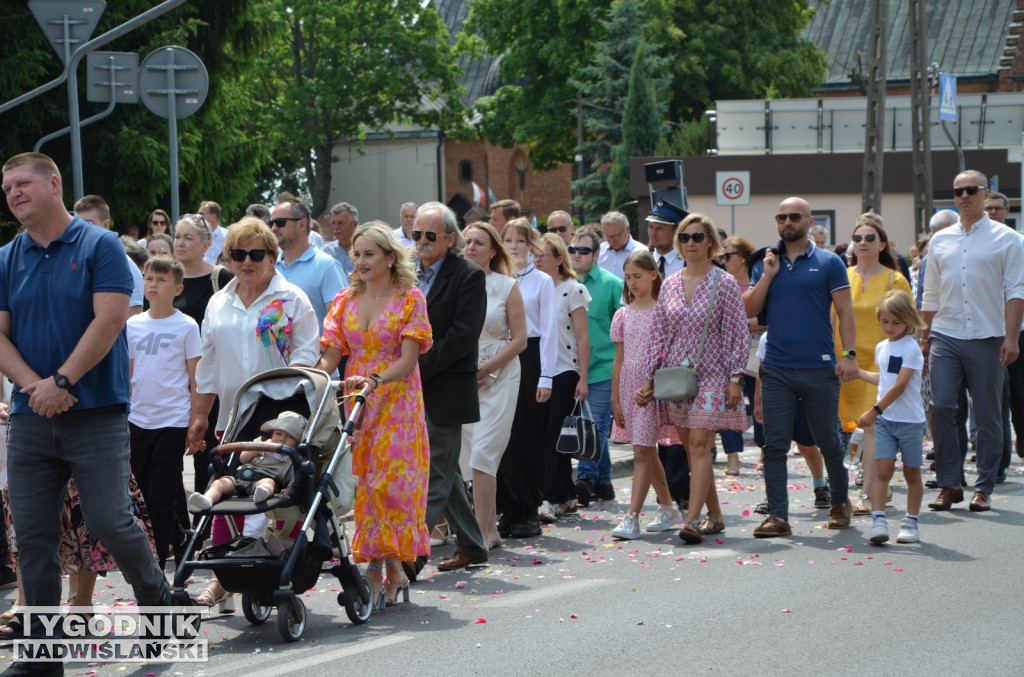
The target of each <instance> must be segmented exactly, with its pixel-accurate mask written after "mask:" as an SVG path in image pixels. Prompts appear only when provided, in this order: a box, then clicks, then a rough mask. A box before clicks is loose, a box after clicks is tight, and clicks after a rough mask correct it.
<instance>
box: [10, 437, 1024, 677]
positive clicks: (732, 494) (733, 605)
mask: <svg viewBox="0 0 1024 677" xmlns="http://www.w3.org/2000/svg"><path fill="white" fill-rule="evenodd" d="M743 459H744V467H743V471H742V474H741V476H740V477H739V478H726V477H724V476H720V477H719V489H720V496H721V498H722V500H723V503H724V505H723V509H724V512H725V515H726V518H727V530H726V532H725V533H724V534H721V535H719V537H712V538H711V539H709V540H707V541H706V542H705V543H703V544H701V545H700V546H686V545H684V544H683V543H682V542H681V541H679V540H678V538H676V536H675V532H674V531H673V532H666V533H663V534H645V535H644V536H643V537H642V538H641V539H639V540H636V541H629V542H617V541H615V540H614V539H612V538H611V536H610V533H609V532H610V530H611V528H612V527H613V526H615V525H616V524H617V523H618V516H619V515H621V512H622V511H623V510H624V509H625V507H626V501H627V500H628V496H629V479H628V478H621V479H617V480H616V481H615V486H616V493H617V500H616V502H614V503H612V502H608V503H603V504H600V503H599V504H594V505H592V506H591V507H590V508H588V509H586V510H583V511H581V512H579V513H578V514H575V515H570V516H567V517H566V518H564V519H563V521H562V522H560V523H559V524H556V525H553V526H551V527H548V528H545V531H544V534H543V535H542V536H540V537H538V538H535V539H530V540H528V541H509V542H508V543H507V544H506V547H504V548H502V549H500V550H495V551H492V558H491V561H490V563H489V565H488V566H487V567H483V568H479V569H475V570H471V571H463V572H452V573H438V572H436V571H435V570H434V567H433V561H432V562H431V564H430V565H428V567H427V569H426V570H425V571H424V573H423V574H422V575H421V580H420V582H419V583H416V584H414V585H413V586H412V597H411V602H410V603H408V604H398V605H396V606H394V607H391V608H389V609H387V610H385V611H382V612H379V613H374V614H373V616H372V617H371V618H370V620H369V622H368V623H366V624H365V625H361V626H355V625H353V624H352V623H351V622H350V621H349V620H348V618H347V617H346V615H345V613H344V611H343V609H341V607H339V606H338V604H337V602H336V595H337V592H338V586H337V582H336V581H335V580H334V579H330V578H326V577H322V578H321V580H320V584H319V585H318V586H317V587H316V588H315V589H313V590H311V591H310V592H308V593H307V594H306V595H304V598H303V599H304V602H305V603H306V605H307V607H308V609H309V615H308V624H307V628H306V631H305V635H304V638H303V639H302V640H301V641H299V642H296V643H291V644H288V643H285V642H283V641H282V639H281V638H280V636H279V634H278V631H277V627H276V623H275V622H274V621H275V619H274V618H271V619H270V621H269V622H268V623H266V624H264V625H260V626H251V625H249V623H247V622H246V620H245V619H244V618H243V617H242V614H241V612H238V613H236V614H234V615H227V616H220V617H217V618H211V619H209V620H207V621H206V622H205V623H204V624H203V626H202V631H203V633H204V636H205V637H207V638H208V639H209V640H210V643H211V649H210V660H209V661H208V662H207V663H204V664H184V663H182V664H172V665H167V664H163V665H161V664H140V663H127V664H113V663H111V664H105V665H86V664H71V665H70V666H69V668H68V670H67V674H90V675H92V674H95V675H137V676H138V677H149V676H152V675H204V676H206V677H215V676H216V677H219V676H222V675H223V676H232V677H234V676H236V675H238V676H244V677H269V676H272V675H274V676H276V675H290V674H300V673H302V674H307V675H338V674H354V675H408V674H420V675H441V674H447V675H524V674H543V675H589V674H644V675H670V674H671V675H679V674H686V675H787V676H788V675H829V676H830V677H832V676H835V675H872V674H876V675H882V674H892V675H932V674H943V675H968V674H970V675H1019V674H1022V673H1024V667H1022V666H1021V665H1020V662H1021V659H1020V658H1019V655H1020V653H1019V649H1018V648H1017V646H1018V642H1019V637H1020V634H1021V625H1022V623H1024V616H1022V614H1021V609H1022V608H1024V593H1022V592H1021V585H1020V574H1021V569H1022V567H1024V563H1022V559H1021V553H1022V548H1021V544H1020V543H1021V533H1022V532H1021V531H1020V528H1021V526H1022V523H1024V468H1022V467H1021V465H1020V461H1019V459H1016V458H1015V459H1014V461H1015V463H1014V466H1013V467H1012V468H1011V471H1010V479H1009V481H1008V482H1007V483H1005V484H1002V485H999V487H998V489H997V493H995V494H994V495H993V510H992V512H990V513H987V514H975V513H970V512H968V510H967V509H966V505H967V504H966V502H965V503H963V504H960V505H959V506H958V507H957V509H955V510H953V511H952V512H948V513H931V512H927V511H925V513H923V514H922V518H921V538H922V542H921V543H920V544H914V545H897V544H894V543H893V544H890V545H885V546H873V545H871V544H869V543H868V542H867V531H868V528H869V526H870V517H855V518H854V525H853V527H852V528H850V529H847V530H842V531H837V532H831V531H829V530H828V529H826V528H825V518H826V514H825V513H826V511H815V510H814V509H813V501H812V496H811V489H810V486H809V483H810V482H809V478H808V476H807V473H806V467H805V466H804V465H803V463H802V461H801V460H800V459H799V458H797V457H792V456H791V457H790V499H791V501H792V508H791V514H790V519H791V523H792V524H793V528H794V534H793V536H792V537H790V538H783V539H772V540H757V539H754V538H753V537H752V536H751V532H752V530H753V529H754V527H755V526H756V525H757V524H758V523H759V521H760V520H759V518H758V516H757V515H753V514H750V513H751V512H752V509H753V506H754V505H755V504H756V503H757V502H758V501H760V500H761V499H762V497H763V487H762V482H761V479H760V476H759V475H758V474H757V473H756V472H755V468H754V464H755V462H756V460H757V459H756V450H752V451H747V452H745V453H744V454H743ZM971 469H972V470H973V467H971ZM723 470H724V465H721V464H720V465H717V466H716V472H717V473H719V475H721V473H722V472H723ZM930 476H931V474H930V473H926V477H930ZM971 477H972V476H971V474H970V473H969V474H968V478H969V479H971ZM932 495H933V492H931V491H928V492H926V500H930V497H931V496H932ZM904 501H905V491H904V488H903V486H902V484H901V483H900V482H897V484H896V486H895V498H894V504H895V505H894V507H893V508H892V509H891V510H890V511H889V518H890V526H891V527H892V534H893V538H895V527H896V526H897V525H898V521H899V518H900V517H901V516H902V514H903V509H904V506H905V502H904ZM647 508H648V509H649V510H650V512H651V514H653V510H654V505H653V494H651V496H650V502H649V504H648V506H647ZM450 552H451V548H450V547H444V548H441V549H439V550H438V555H439V556H445V555H447V554H449V553H450ZM202 584H203V581H202V580H197V582H196V584H195V585H194V586H193V587H194V591H195V592H198V591H199V590H201V589H202ZM97 591H98V593H99V595H98V597H97V602H98V603H100V604H110V603H113V602H115V601H116V600H119V599H131V592H130V590H129V589H128V588H127V587H126V585H125V583H124V581H123V580H122V579H121V577H120V575H118V574H112V575H110V576H108V577H107V578H106V579H101V581H100V583H99V585H98V587H97ZM6 598H7V599H8V600H10V599H13V595H11V594H10V593H8V594H7V595H6ZM4 653H7V650H6V649H3V648H0V654H4ZM4 663H6V658H5V659H4V660H3V661H2V662H0V667H2V666H3V664H4Z"/></svg>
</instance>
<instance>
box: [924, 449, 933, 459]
mask: <svg viewBox="0 0 1024 677" xmlns="http://www.w3.org/2000/svg"><path fill="white" fill-rule="evenodd" d="M924 460H926V461H934V460H935V452H934V451H929V452H928V453H927V454H925V455H924Z"/></svg>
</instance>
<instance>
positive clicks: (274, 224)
mask: <svg viewBox="0 0 1024 677" xmlns="http://www.w3.org/2000/svg"><path fill="white" fill-rule="evenodd" d="M301 220H302V219H301V218H299V217H297V216H279V217H277V218H276V219H270V220H269V221H267V224H268V225H269V226H270V227H271V228H284V226H285V224H286V223H288V222H289V221H301Z"/></svg>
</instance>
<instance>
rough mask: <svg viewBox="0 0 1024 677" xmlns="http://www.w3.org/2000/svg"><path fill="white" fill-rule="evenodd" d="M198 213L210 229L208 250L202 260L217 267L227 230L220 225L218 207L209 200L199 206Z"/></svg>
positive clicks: (222, 251)
mask: <svg viewBox="0 0 1024 677" xmlns="http://www.w3.org/2000/svg"><path fill="white" fill-rule="evenodd" d="M199 213H200V214H202V215H203V218H204V219H205V220H206V225H208V226H209V227H210V233H211V235H210V248H209V249H207V250H206V253H205V254H204V255H203V259H204V260H205V261H206V262H207V263H209V264H212V265H217V259H218V258H220V255H221V254H223V253H224V240H225V239H226V238H227V236H228V229H227V228H225V227H224V226H222V225H220V205H219V204H217V203H216V202H213V201H211V200H206V201H204V202H203V203H202V204H200V205H199Z"/></svg>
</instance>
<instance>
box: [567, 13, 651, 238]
mask: <svg viewBox="0 0 1024 677" xmlns="http://www.w3.org/2000/svg"><path fill="white" fill-rule="evenodd" d="M645 23H646V15H645V12H644V8H643V0H615V2H614V3H613V4H612V6H611V10H610V11H609V13H608V16H607V18H606V19H605V20H604V21H603V22H602V32H603V34H604V35H605V38H604V39H603V40H600V41H598V42H595V43H594V45H593V54H594V58H593V60H592V61H591V62H590V63H589V64H586V65H584V66H582V67H581V68H580V73H579V77H577V78H574V79H573V81H572V84H573V86H575V87H577V88H578V89H579V91H580V93H581V100H582V115H583V127H584V129H585V132H586V136H585V138H584V141H583V143H582V145H580V146H579V147H578V148H577V152H578V153H580V154H581V155H582V156H583V162H584V166H585V168H586V170H587V171H586V173H585V175H584V177H583V178H582V179H577V180H576V181H574V182H573V189H574V190H576V191H578V196H577V198H576V200H575V205H576V206H577V207H582V208H583V220H584V221H592V220H595V219H596V218H598V217H600V215H601V214H603V213H605V212H607V211H608V210H609V209H611V206H612V204H611V197H610V195H609V192H608V173H609V169H610V167H611V164H612V161H613V160H614V152H615V148H616V147H617V146H618V145H619V144H620V143H621V141H622V108H623V104H624V102H625V100H626V96H627V95H628V93H629V73H630V69H631V68H632V65H633V59H634V56H635V55H636V52H637V47H638V46H639V45H641V44H643V45H644V49H643V51H644V59H645V61H646V64H647V71H648V79H649V81H650V84H651V87H652V88H653V89H654V91H655V93H660V92H662V91H664V90H665V89H666V88H667V86H668V83H669V78H668V77H666V75H665V74H666V73H667V68H668V65H669V63H670V59H668V58H667V57H665V56H663V55H660V54H659V53H658V46H657V45H651V44H650V43H647V42H643V41H642V34H643V31H644V27H645ZM667 110H668V105H667V101H666V100H664V99H662V98H661V97H660V96H659V97H658V103H657V112H658V115H660V116H665V114H666V113H667Z"/></svg>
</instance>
